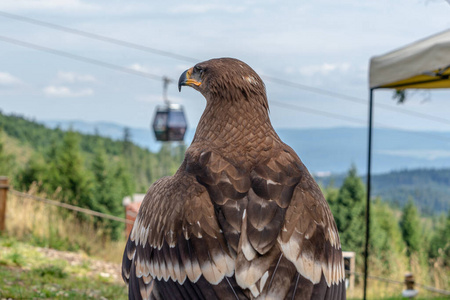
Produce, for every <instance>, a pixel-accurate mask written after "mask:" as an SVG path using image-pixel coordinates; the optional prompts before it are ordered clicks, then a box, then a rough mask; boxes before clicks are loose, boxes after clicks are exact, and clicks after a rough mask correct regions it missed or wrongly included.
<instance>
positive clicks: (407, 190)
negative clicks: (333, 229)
mask: <svg viewBox="0 0 450 300" xmlns="http://www.w3.org/2000/svg"><path fill="white" fill-rule="evenodd" d="M344 178H345V175H344V174H341V175H331V176H326V177H318V178H316V180H317V181H318V182H319V183H320V184H321V185H322V186H328V185H334V186H335V187H340V186H341V185H342V183H343V181H344ZM362 180H363V182H364V183H365V182H366V177H365V176H363V177H362ZM372 195H373V196H378V197H381V198H382V199H383V201H386V202H389V203H391V204H392V205H394V206H396V207H399V208H401V207H403V206H404V205H405V204H406V203H407V202H408V200H409V199H411V200H412V201H414V203H415V205H416V206H417V207H418V208H419V210H420V211H421V213H423V214H426V215H431V214H440V213H446V212H447V211H449V210H450V169H416V170H401V171H393V172H389V173H386V174H378V175H373V176H372Z"/></svg>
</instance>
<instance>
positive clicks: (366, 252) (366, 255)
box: [364, 88, 373, 300]
mask: <svg viewBox="0 0 450 300" xmlns="http://www.w3.org/2000/svg"><path fill="white" fill-rule="evenodd" d="M372 115H373V88H371V89H370V94H369V141H368V146H367V193H366V245H365V250H364V300H366V299H367V298H366V297H367V275H368V269H369V268H368V267H369V266H368V259H369V237H370V183H371V178H370V177H371V166H372V124H373V121H372Z"/></svg>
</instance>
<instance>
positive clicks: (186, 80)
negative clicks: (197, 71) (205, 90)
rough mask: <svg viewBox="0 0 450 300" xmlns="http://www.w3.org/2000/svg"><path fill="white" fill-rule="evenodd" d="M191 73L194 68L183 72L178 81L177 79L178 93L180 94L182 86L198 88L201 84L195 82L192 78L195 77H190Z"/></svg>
mask: <svg viewBox="0 0 450 300" xmlns="http://www.w3.org/2000/svg"><path fill="white" fill-rule="evenodd" d="M193 71H194V68H190V69H188V70H186V71H184V72H183V74H181V76H180V79H178V91H180V92H181V86H183V85H187V86H200V85H201V84H202V83H201V81H197V80H196V79H195V78H194V77H196V76H192V73H193Z"/></svg>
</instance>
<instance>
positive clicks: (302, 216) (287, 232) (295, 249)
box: [122, 58, 345, 300]
mask: <svg viewBox="0 0 450 300" xmlns="http://www.w3.org/2000/svg"><path fill="white" fill-rule="evenodd" d="M182 85H188V86H191V87H193V88H194V89H196V90H198V91H199V92H200V93H202V94H203V96H204V97H205V98H206V100H207V105H206V108H205V111H204V113H203V115H202V117H201V119H200V122H199V125H198V127H197V131H196V133H195V137H194V140H193V142H192V144H191V146H190V147H189V148H188V149H187V151H186V156H185V159H184V162H183V163H182V165H181V166H180V168H179V169H178V171H177V172H176V174H175V175H174V176H170V177H165V178H161V179H160V180H158V181H157V182H155V183H154V184H153V185H152V186H151V187H150V189H149V190H148V192H147V195H146V197H145V199H144V202H143V203H142V206H141V208H140V211H139V214H138V216H137V218H136V222H135V224H134V227H133V230H132V232H131V234H130V237H129V239H128V242H127V245H126V248H125V253H124V257H123V263H122V275H123V278H124V280H125V281H126V282H128V283H129V298H130V299H141V298H143V299H207V300H212V299H218V298H219V299H256V298H258V299H345V286H344V266H343V260H342V252H341V246H340V242H339V236H338V232H337V229H336V224H335V222H334V219H333V216H332V214H331V212H330V209H329V207H328V205H327V203H326V201H325V199H324V197H323V195H322V193H321V191H320V189H319V187H318V186H317V184H316V183H315V181H314V180H313V178H312V177H311V175H310V174H309V172H308V170H307V169H306V167H305V166H304V165H303V163H302V162H301V160H300V159H299V158H298V156H297V155H296V154H295V152H294V151H293V150H292V149H291V148H290V147H289V146H287V145H286V144H284V143H283V142H282V141H281V140H280V138H279V137H278V135H277V134H276V132H275V131H274V129H273V128H272V125H271V123H270V120H269V113H268V103H267V97H266V92H265V87H264V83H263V81H262V80H261V78H260V77H259V76H258V75H257V74H256V73H255V71H253V70H252V69H251V68H250V67H249V66H248V65H246V64H245V63H243V62H241V61H239V60H236V59H231V58H221V59H212V60H209V61H206V62H202V63H199V64H197V65H196V66H195V67H193V68H191V69H189V70H187V71H186V72H184V73H183V74H182V76H181V77H180V82H179V87H180V88H181V86H182Z"/></svg>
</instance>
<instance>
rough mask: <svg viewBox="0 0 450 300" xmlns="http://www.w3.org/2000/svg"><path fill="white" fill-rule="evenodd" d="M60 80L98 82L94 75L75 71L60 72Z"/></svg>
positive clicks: (67, 81) (58, 76)
mask: <svg viewBox="0 0 450 300" xmlns="http://www.w3.org/2000/svg"><path fill="white" fill-rule="evenodd" d="M57 80H58V82H66V83H76V82H96V81H97V80H96V79H95V77H94V76H92V75H89V74H77V73H74V72H62V71H60V72H58V75H57Z"/></svg>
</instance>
